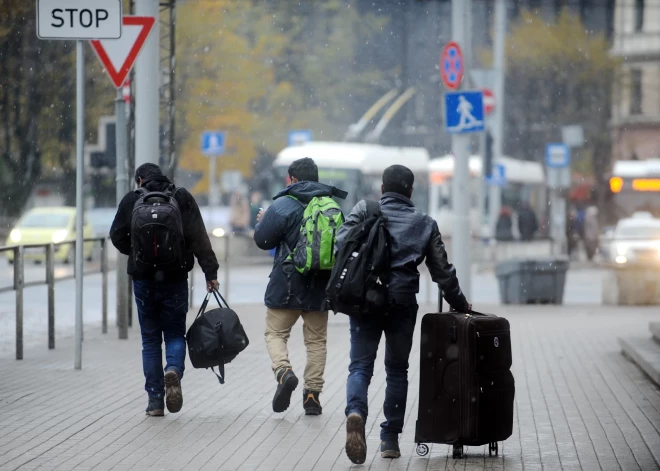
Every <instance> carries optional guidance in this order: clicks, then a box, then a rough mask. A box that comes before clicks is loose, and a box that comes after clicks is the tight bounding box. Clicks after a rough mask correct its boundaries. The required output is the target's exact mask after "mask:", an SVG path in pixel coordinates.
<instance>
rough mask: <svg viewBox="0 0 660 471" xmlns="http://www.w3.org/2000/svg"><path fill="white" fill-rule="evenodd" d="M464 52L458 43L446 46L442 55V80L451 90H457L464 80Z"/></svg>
mask: <svg viewBox="0 0 660 471" xmlns="http://www.w3.org/2000/svg"><path fill="white" fill-rule="evenodd" d="M464 70H465V69H464V67H463V52H461V48H460V46H459V45H458V43H456V42H454V41H450V42H448V43H447V44H445V47H444V48H443V49H442V54H441V55H440V78H441V79H442V83H443V84H444V86H445V87H447V88H448V89H449V90H456V89H457V88H458V87H459V86H460V85H461V80H463V71H464Z"/></svg>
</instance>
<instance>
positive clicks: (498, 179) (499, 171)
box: [486, 164, 506, 186]
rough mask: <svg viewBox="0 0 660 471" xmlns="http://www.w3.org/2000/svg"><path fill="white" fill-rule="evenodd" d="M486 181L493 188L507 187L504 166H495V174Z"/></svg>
mask: <svg viewBox="0 0 660 471" xmlns="http://www.w3.org/2000/svg"><path fill="white" fill-rule="evenodd" d="M486 181H487V182H488V183H489V184H490V185H493V186H506V167H505V166H504V164H495V165H493V174H492V175H491V176H490V177H486Z"/></svg>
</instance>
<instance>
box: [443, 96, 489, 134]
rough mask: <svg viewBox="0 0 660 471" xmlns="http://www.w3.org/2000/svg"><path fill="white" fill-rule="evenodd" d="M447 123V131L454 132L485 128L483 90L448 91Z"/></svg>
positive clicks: (446, 99) (446, 105)
mask: <svg viewBox="0 0 660 471" xmlns="http://www.w3.org/2000/svg"><path fill="white" fill-rule="evenodd" d="M445 125H446V129H447V132H449V133H453V134H462V133H467V132H480V131H483V130H485V128H486V120H485V118H484V96H483V93H482V92H481V91H465V92H454V93H446V94H445Z"/></svg>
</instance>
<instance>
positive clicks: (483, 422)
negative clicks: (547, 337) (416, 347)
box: [415, 298, 515, 458]
mask: <svg viewBox="0 0 660 471" xmlns="http://www.w3.org/2000/svg"><path fill="white" fill-rule="evenodd" d="M439 305H440V311H442V298H440V303H439ZM421 332H422V338H421V352H420V380H419V411H418V417H417V424H416V430H415V443H417V454H419V455H420V456H424V455H426V454H427V453H428V452H429V447H428V446H427V445H426V443H445V444H449V445H453V457H454V458H462V457H463V446H481V445H485V444H488V445H489V455H491V456H492V454H493V453H495V455H497V454H498V444H497V442H498V441H503V440H506V439H507V438H509V437H510V436H511V433H512V430H513V400H514V395H515V383H514V379H513V375H512V373H511V371H510V368H511V361H512V357H511V334H510V331H509V322H508V321H507V320H506V319H504V318H502V317H497V316H495V315H492V314H481V313H477V312H471V313H459V312H448V313H442V312H441V313H439V314H426V315H425V316H424V317H423V318H422V326H421Z"/></svg>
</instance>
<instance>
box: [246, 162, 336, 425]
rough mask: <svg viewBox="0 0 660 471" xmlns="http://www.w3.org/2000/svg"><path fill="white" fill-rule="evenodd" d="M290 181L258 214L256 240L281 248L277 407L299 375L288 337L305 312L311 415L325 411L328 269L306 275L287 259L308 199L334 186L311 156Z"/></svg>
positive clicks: (272, 336)
mask: <svg viewBox="0 0 660 471" xmlns="http://www.w3.org/2000/svg"><path fill="white" fill-rule="evenodd" d="M289 177H290V178H291V185H290V186H288V187H287V188H285V189H284V190H282V191H281V192H280V193H278V194H277V195H276V196H275V198H273V199H274V200H275V201H274V202H273V204H272V205H271V206H270V207H269V208H268V211H266V212H265V213H264V212H263V210H261V211H260V212H259V214H258V216H257V221H259V222H258V224H257V227H256V228H255V231H254V241H255V242H256V244H257V246H259V248H261V249H264V250H272V249H274V248H277V251H276V253H275V260H274V262H273V270H272V272H271V274H270V281H269V283H268V288H267V289H266V295H265V300H264V301H265V304H266V307H267V308H268V309H267V310H266V334H265V336H266V346H267V348H268V354H269V355H270V359H271V361H272V363H273V372H274V373H275V379H276V380H277V390H276V391H275V396H274V397H273V411H275V412H283V411H285V410H286V409H287V408H288V407H289V404H290V402H291V394H292V393H293V391H294V390H295V389H296V387H297V386H298V378H297V377H296V375H295V374H294V372H293V369H292V367H291V363H290V362H289V352H288V349H287V342H288V340H289V336H290V334H291V329H292V328H293V326H294V324H295V323H296V321H297V320H298V318H299V317H302V320H303V335H304V339H305V346H306V347H307V365H306V366H305V384H304V390H303V407H304V409H305V414H307V415H319V414H321V412H322V408H321V403H320V400H319V395H320V394H321V391H322V390H323V373H324V371H325V359H326V341H327V334H328V312H327V311H323V310H321V309H322V307H323V304H324V301H325V287H326V285H327V283H328V279H329V277H330V272H329V271H328V272H318V273H317V274H310V275H302V274H301V273H299V272H298V271H297V270H296V268H295V267H294V266H293V264H292V263H291V262H290V261H289V260H287V257H288V255H289V253H290V248H292V247H295V245H296V242H297V241H298V235H299V232H300V225H301V223H302V218H303V213H304V210H305V206H306V205H307V203H308V202H309V201H310V200H311V199H312V198H314V197H315V196H333V194H336V193H334V191H336V190H334V189H333V187H331V186H328V185H323V184H321V183H319V182H318V180H319V177H318V168H317V166H316V164H315V163H314V161H313V160H312V159H310V158H304V159H299V160H296V161H295V162H293V163H292V164H291V166H290V167H289Z"/></svg>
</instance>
